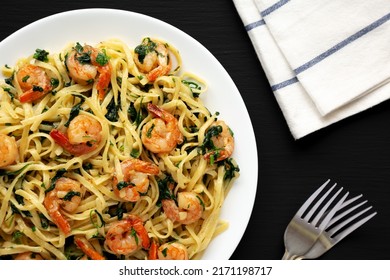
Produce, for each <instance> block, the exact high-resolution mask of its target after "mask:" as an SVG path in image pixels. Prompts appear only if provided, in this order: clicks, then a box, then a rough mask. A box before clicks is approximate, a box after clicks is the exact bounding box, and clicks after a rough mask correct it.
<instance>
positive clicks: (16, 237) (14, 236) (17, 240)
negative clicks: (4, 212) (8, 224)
mask: <svg viewBox="0 0 390 280" xmlns="http://www.w3.org/2000/svg"><path fill="white" fill-rule="evenodd" d="M23 236H24V233H23V232H21V231H19V230H17V231H14V232H13V233H12V241H13V242H15V243H16V244H21V243H22V240H21V239H22V238H23Z"/></svg>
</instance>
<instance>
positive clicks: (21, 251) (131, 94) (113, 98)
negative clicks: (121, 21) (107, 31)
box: [0, 38, 239, 259]
mask: <svg viewBox="0 0 390 280" xmlns="http://www.w3.org/2000/svg"><path fill="white" fill-rule="evenodd" d="M181 68H182V60H181V57H180V54H179V51H178V50H176V49H175V48H174V46H172V45H171V44H169V43H167V42H163V41H161V40H158V39H151V38H144V39H143V40H142V42H141V43H140V44H139V45H138V46H136V47H135V48H134V49H133V48H130V47H129V46H128V45H126V44H125V43H124V42H122V41H121V40H118V39H110V40H106V41H104V42H101V43H99V44H97V45H95V46H90V45H81V44H80V43H72V44H69V45H67V46H65V47H64V49H63V50H62V51H60V52H59V53H53V54H52V53H49V52H47V51H46V50H42V49H37V50H36V52H35V53H34V54H33V55H31V56H29V57H27V58H21V59H19V60H18V61H17V63H16V64H15V65H14V66H13V67H9V66H7V65H6V66H4V67H3V73H4V75H5V76H6V77H7V78H6V79H5V80H4V81H3V82H0V106H1V110H0V168H1V169H0V258H3V259H7V258H12V259H26V258H27V259H199V258H201V256H202V253H203V252H204V250H205V249H206V248H207V246H208V244H209V243H210V241H211V240H212V239H213V238H214V237H215V236H216V235H218V234H220V233H221V232H223V231H224V230H226V229H227V227H228V222H226V221H222V220H220V218H219V216H220V209H221V206H222V204H223V202H224V198H225V197H226V195H227V193H228V191H229V189H230V188H231V186H232V184H233V182H234V179H235V178H237V177H238V175H239V168H238V166H237V163H236V162H235V161H234V159H233V158H232V157H231V155H232V152H233V148H234V138H233V133H232V131H231V130H230V128H229V127H228V126H227V125H226V124H225V123H224V122H223V121H222V120H219V119H218V113H211V112H209V110H208V109H207V108H206V107H205V105H204V104H203V103H202V100H201V97H202V95H203V94H206V93H207V84H206V82H205V81H204V80H202V79H201V78H199V77H198V76H196V75H194V74H192V73H187V72H182V71H181Z"/></svg>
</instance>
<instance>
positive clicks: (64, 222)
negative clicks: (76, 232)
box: [49, 211, 72, 235]
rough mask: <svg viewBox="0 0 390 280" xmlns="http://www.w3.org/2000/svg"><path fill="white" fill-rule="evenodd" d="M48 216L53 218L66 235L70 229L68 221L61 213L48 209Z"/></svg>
mask: <svg viewBox="0 0 390 280" xmlns="http://www.w3.org/2000/svg"><path fill="white" fill-rule="evenodd" d="M49 214H50V217H51V218H52V219H53V220H54V222H55V224H56V225H57V226H58V228H59V229H60V230H61V231H62V232H63V233H64V234H65V235H68V234H69V233H70V232H71V231H72V229H71V227H70V224H69V223H68V221H67V220H66V219H65V218H64V217H63V216H62V215H61V213H60V212H59V211H51V212H50V211H49Z"/></svg>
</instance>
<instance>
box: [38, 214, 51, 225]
mask: <svg viewBox="0 0 390 280" xmlns="http://www.w3.org/2000/svg"><path fill="white" fill-rule="evenodd" d="M39 218H40V219H41V227H42V228H43V229H47V228H48V227H49V220H48V219H47V218H46V217H45V215H43V214H42V213H39Z"/></svg>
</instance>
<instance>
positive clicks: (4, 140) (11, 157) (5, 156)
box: [0, 133, 19, 168]
mask: <svg viewBox="0 0 390 280" xmlns="http://www.w3.org/2000/svg"><path fill="white" fill-rule="evenodd" d="M18 157H19V150H18V146H17V145H16V140H15V138H13V137H10V136H8V135H6V134H3V133H0V168H1V167H6V166H8V165H11V164H13V163H14V162H15V161H16V159H17V158H18Z"/></svg>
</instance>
